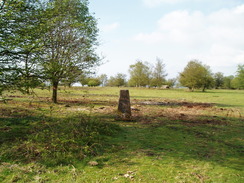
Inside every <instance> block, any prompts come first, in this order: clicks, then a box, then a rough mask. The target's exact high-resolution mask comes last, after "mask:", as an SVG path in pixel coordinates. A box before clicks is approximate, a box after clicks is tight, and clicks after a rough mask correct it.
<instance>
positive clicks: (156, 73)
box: [150, 58, 167, 87]
mask: <svg viewBox="0 0 244 183" xmlns="http://www.w3.org/2000/svg"><path fill="white" fill-rule="evenodd" d="M156 61H157V62H156V64H155V66H154V67H153V71H152V78H151V81H150V85H151V86H154V87H161V86H162V85H163V84H164V83H165V82H166V79H165V77H166V76H167V74H166V71H165V64H164V63H163V61H162V59H160V58H157V60H156Z"/></svg>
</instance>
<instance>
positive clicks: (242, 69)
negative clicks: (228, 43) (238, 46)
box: [236, 64, 244, 89]
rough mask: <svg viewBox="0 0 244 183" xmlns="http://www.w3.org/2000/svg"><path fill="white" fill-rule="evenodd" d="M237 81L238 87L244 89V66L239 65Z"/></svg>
mask: <svg viewBox="0 0 244 183" xmlns="http://www.w3.org/2000/svg"><path fill="white" fill-rule="evenodd" d="M236 79H237V87H238V88H239V89H244V64H242V65H238V68H237V75H236Z"/></svg>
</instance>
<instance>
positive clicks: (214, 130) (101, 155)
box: [0, 87, 244, 183]
mask: <svg viewBox="0 0 244 183" xmlns="http://www.w3.org/2000/svg"><path fill="white" fill-rule="evenodd" d="M121 89H129V90H130V96H131V104H132V114H133V120H132V121H130V122H123V121H118V120H115V119H116V116H117V105H118V104H117V102H118V97H119V96H118V95H119V90H121ZM35 92H36V95H34V96H25V95H22V94H20V93H18V92H16V93H5V94H4V98H5V99H7V100H5V101H3V100H1V101H0V144H1V146H0V182H23V183H24V182H55V183H56V182H77V183H78V182H81V183H83V182H87V183H93V182H94V183H97V182H104V183H107V182H108V183H109V182H117V183H120V182H125V183H126V182H145V183H148V182H152V183H154V182H160V183H162V182H165V183H171V182H172V183H175V182H176V183H180V182H187V183H188V182H190V183H191V182H192V183H195V182H199V183H202V182H213V183H216V182H219V183H223V182H229V183H241V182H244V173H243V170H244V168H243V164H244V161H243V152H244V151H243V147H244V143H243V137H244V136H243V134H244V133H243V126H244V125H243V122H244V118H243V116H244V104H243V101H244V91H241V90H209V91H207V92H204V93H202V92H188V91H185V90H159V89H143V88H100V87H98V88H86V87H85V88H82V87H73V88H71V89H68V88H66V89H65V88H61V89H60V90H59V96H58V98H59V103H58V104H52V103H51V102H50V96H51V92H50V91H48V90H39V89H37V90H36V91H35Z"/></svg>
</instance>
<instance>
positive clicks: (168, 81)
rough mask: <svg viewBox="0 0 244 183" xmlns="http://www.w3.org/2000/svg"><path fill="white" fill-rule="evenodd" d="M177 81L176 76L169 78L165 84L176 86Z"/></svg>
mask: <svg viewBox="0 0 244 183" xmlns="http://www.w3.org/2000/svg"><path fill="white" fill-rule="evenodd" d="M176 81H177V79H176V78H172V79H168V80H167V81H166V83H165V84H167V85H168V87H170V88H172V87H173V86H175V84H176Z"/></svg>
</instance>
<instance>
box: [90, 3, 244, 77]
mask: <svg viewBox="0 0 244 183" xmlns="http://www.w3.org/2000/svg"><path fill="white" fill-rule="evenodd" d="M89 8H90V12H91V13H94V16H95V18H96V19H97V20H98V28H99V30H100V31H99V36H98V40H99V42H100V45H99V46H98V49H97V52H98V54H99V55H101V56H103V57H104V59H103V64H102V65H101V66H99V67H98V68H97V75H101V74H107V75H108V76H115V75H116V74H117V73H123V74H126V75H127V76H129V73H128V70H129V66H130V65H132V64H135V63H136V61H139V60H140V61H147V62H149V63H150V64H155V62H156V58H160V59H162V60H163V63H164V64H165V70H166V72H167V73H168V76H167V78H175V77H177V76H178V74H179V72H182V71H183V69H184V68H185V66H186V65H187V63H188V62H189V61H190V60H195V59H197V60H199V61H201V62H202V63H203V64H205V65H208V66H210V68H211V70H212V72H213V73H216V72H222V73H224V75H225V76H229V75H235V74H236V70H237V65H238V64H244V0H90V4H89Z"/></svg>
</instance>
